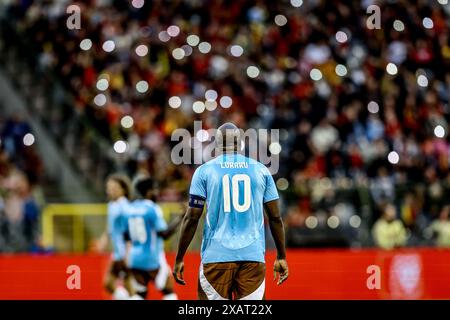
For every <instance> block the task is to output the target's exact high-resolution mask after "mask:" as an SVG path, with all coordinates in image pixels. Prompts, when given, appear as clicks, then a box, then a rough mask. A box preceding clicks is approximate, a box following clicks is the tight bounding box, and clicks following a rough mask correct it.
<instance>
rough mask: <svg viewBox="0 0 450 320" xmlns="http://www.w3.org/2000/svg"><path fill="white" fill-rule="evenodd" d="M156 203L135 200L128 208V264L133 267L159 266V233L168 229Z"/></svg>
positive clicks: (155, 267)
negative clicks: (129, 245)
mask: <svg viewBox="0 0 450 320" xmlns="http://www.w3.org/2000/svg"><path fill="white" fill-rule="evenodd" d="M157 210H158V208H157V207H156V205H155V203H153V202H152V201H149V200H141V199H140V200H135V201H133V202H131V203H130V204H129V205H128V208H127V210H126V214H127V221H128V232H129V234H130V239H131V244H132V246H131V250H130V254H129V257H128V266H129V267H130V268H132V269H139V270H145V271H149V270H155V269H158V268H159V256H160V253H161V249H162V245H161V244H160V241H162V240H160V239H158V238H159V237H158V236H157V233H158V232H160V231H164V230H166V229H167V224H166V222H165V221H164V219H163V218H162V216H160V215H159V214H158V212H157Z"/></svg>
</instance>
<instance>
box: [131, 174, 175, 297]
mask: <svg viewBox="0 0 450 320" xmlns="http://www.w3.org/2000/svg"><path fill="white" fill-rule="evenodd" d="M135 189H136V191H137V193H138V194H139V196H140V198H138V199H136V200H134V201H133V202H130V203H129V204H128V206H127V208H126V214H125V216H126V221H127V235H128V238H129V240H130V242H131V247H130V250H129V253H128V259H127V260H128V267H129V268H130V271H131V274H132V276H133V279H134V280H135V287H134V290H133V292H135V293H136V295H134V294H133V296H132V298H133V299H137V298H139V297H140V298H142V299H145V298H146V296H147V287H148V284H149V282H151V281H153V282H155V285H156V287H157V289H158V290H160V291H161V293H162V294H163V299H165V300H176V299H177V295H176V294H175V293H174V291H173V280H172V278H171V277H169V275H170V267H169V265H168V264H167V261H166V259H165V254H164V243H163V240H165V239H168V238H169V237H170V236H171V235H173V233H174V232H175V231H176V229H177V227H178V225H179V224H180V222H181V217H179V218H177V219H175V220H174V221H173V222H172V223H170V225H167V224H166V221H165V220H164V217H163V214H162V210H161V208H160V207H159V206H158V205H157V204H156V203H155V202H154V201H152V200H151V199H154V182H153V180H152V179H151V178H145V179H141V180H139V181H137V182H136V184H135Z"/></svg>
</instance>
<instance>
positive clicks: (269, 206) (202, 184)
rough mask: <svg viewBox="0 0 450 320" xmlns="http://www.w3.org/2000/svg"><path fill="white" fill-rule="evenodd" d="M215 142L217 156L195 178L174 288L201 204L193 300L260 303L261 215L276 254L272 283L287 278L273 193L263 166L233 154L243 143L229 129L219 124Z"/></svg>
mask: <svg viewBox="0 0 450 320" xmlns="http://www.w3.org/2000/svg"><path fill="white" fill-rule="evenodd" d="M215 139H216V147H217V149H218V150H219V151H222V154H221V155H219V156H218V157H216V158H214V159H212V160H210V161H208V162H207V163H205V164H203V165H201V166H200V167H199V168H197V170H196V171H195V172H194V175H193V177H192V182H191V187H190V191H189V193H190V200H189V207H188V210H187V212H186V214H185V216H184V218H183V221H182V224H181V235H180V240H179V245H178V252H177V256H176V262H175V266H174V270H173V274H174V277H175V280H176V282H177V283H180V284H182V285H184V284H185V281H184V279H183V271H184V264H183V257H184V255H185V253H186V250H187V248H188V246H189V244H190V242H191V241H192V238H193V236H194V234H195V231H196V229H197V225H198V221H199V219H200V217H201V215H202V212H203V207H204V205H205V203H206V207H207V210H206V211H207V212H206V217H205V227H204V231H203V241H202V248H201V260H202V261H201V265H200V271H199V284H198V298H199V299H201V300H225V299H243V300H244V299H245V300H262V299H264V293H265V263H264V262H265V260H264V254H265V236H264V216H263V215H264V214H263V210H264V209H265V211H266V213H267V216H268V218H269V224H270V230H271V232H272V235H273V238H274V240H275V244H276V248H277V252H278V256H277V259H276V260H275V264H274V278H275V279H276V276H277V274H278V275H279V279H278V284H281V283H283V282H284V281H285V280H286V279H287V277H288V266H287V262H286V250H285V244H284V239H285V236H284V229H283V222H282V220H281V217H280V212H279V196H278V192H277V189H276V187H275V183H274V180H273V178H272V176H271V174H270V172H269V170H268V169H267V168H266V167H265V166H264V165H263V164H261V163H259V162H257V161H256V160H253V159H250V158H248V157H245V156H244V155H242V154H239V153H238V150H239V149H240V148H239V147H240V146H241V141H242V137H241V133H240V130H239V129H238V128H237V127H236V126H235V125H234V124H232V123H225V124H223V125H222V126H221V127H220V128H219V129H218V131H217V134H216V137H215ZM263 208H264V209H263Z"/></svg>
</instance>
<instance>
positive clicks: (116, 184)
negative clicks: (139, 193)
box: [100, 174, 131, 300]
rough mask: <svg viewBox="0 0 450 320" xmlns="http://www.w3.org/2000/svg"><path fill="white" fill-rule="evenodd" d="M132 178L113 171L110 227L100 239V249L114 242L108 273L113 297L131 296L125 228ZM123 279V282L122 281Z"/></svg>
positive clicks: (108, 184)
mask: <svg viewBox="0 0 450 320" xmlns="http://www.w3.org/2000/svg"><path fill="white" fill-rule="evenodd" d="M130 185H131V184H130V181H129V179H128V177H126V176H123V175H120V174H113V175H111V176H109V177H108V178H107V180H106V194H107V196H108V199H109V200H110V201H109V202H108V218H107V230H106V231H105V232H104V234H103V235H102V237H101V239H100V251H104V250H105V249H106V247H107V246H108V243H111V245H112V249H113V253H112V259H111V260H112V261H111V264H110V267H109V269H108V271H107V273H106V277H105V280H104V287H105V289H106V291H108V292H109V293H110V294H111V295H112V296H113V299H116V300H122V299H128V298H129V293H130V291H131V283H130V277H129V271H128V268H127V266H126V262H125V259H126V243H125V238H124V232H125V230H126V221H125V219H124V213H125V209H126V207H127V206H128V204H129V197H130ZM118 280H120V281H121V282H123V285H120V283H119V282H120V281H118Z"/></svg>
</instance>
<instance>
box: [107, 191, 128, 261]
mask: <svg viewBox="0 0 450 320" xmlns="http://www.w3.org/2000/svg"><path fill="white" fill-rule="evenodd" d="M128 203H129V202H128V199H127V198H125V197H121V198H119V199H117V200H115V201H110V202H109V203H108V234H109V236H110V237H111V242H112V245H113V258H114V260H121V259H124V258H125V240H124V238H123V233H124V232H125V229H126V221H125V216H124V212H125V210H126V207H127V206H128Z"/></svg>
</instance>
